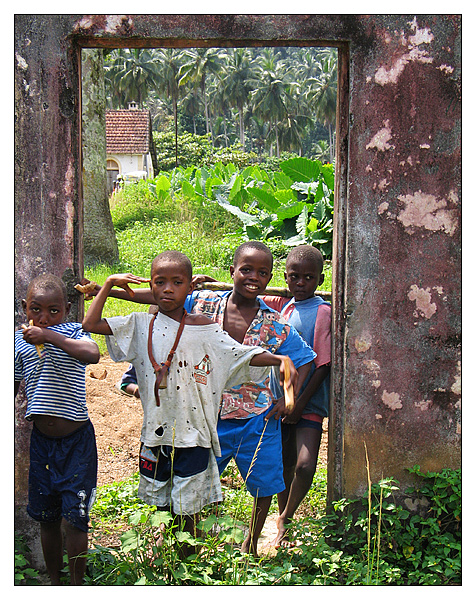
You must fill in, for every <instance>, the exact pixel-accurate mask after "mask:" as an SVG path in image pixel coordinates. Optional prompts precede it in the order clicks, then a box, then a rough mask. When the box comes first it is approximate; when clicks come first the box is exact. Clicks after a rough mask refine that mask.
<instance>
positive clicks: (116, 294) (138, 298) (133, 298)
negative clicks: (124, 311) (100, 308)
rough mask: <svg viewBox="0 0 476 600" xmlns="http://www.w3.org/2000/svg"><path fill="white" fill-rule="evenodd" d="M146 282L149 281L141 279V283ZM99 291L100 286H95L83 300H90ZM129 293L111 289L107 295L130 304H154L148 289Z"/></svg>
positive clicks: (83, 281)
mask: <svg viewBox="0 0 476 600" xmlns="http://www.w3.org/2000/svg"><path fill="white" fill-rule="evenodd" d="M146 281H149V280H148V279H142V282H141V283H145V282H146ZM88 282H89V280H88V279H82V280H81V284H83V283H88ZM101 289H102V287H101V286H100V285H97V284H96V287H95V289H94V290H92V291H90V292H88V294H87V295H86V297H85V300H90V299H91V298H90V296H97V295H98V293H99V292H100V290H101ZM129 289H130V288H129ZM130 292H131V293H129V292H128V291H126V290H125V289H122V290H118V289H111V290H110V291H109V294H108V295H109V296H110V297H111V298H118V299H119V300H129V301H130V302H136V303H137V304H155V299H154V296H153V295H152V292H151V291H150V289H134V290H132V289H130Z"/></svg>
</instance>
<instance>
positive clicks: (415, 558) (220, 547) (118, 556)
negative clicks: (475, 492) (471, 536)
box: [15, 466, 462, 585]
mask: <svg viewBox="0 0 476 600" xmlns="http://www.w3.org/2000/svg"><path fill="white" fill-rule="evenodd" d="M410 471H411V472H412V473H413V474H414V475H415V478H416V480H417V482H418V485H415V486H414V487H413V488H411V489H408V490H407V492H408V494H411V496H409V500H411V502H412V503H413V504H414V505H417V504H418V505H419V506H420V510H419V511H418V512H412V513H410V511H409V510H407V509H406V508H404V507H403V506H401V505H399V504H397V503H396V502H395V500H394V494H395V493H396V492H397V491H398V490H399V486H398V482H396V481H395V480H394V479H392V478H385V479H382V480H381V481H379V482H378V483H376V484H371V486H370V494H368V493H366V494H365V495H364V496H363V497H362V498H357V499H353V500H348V499H345V498H343V499H341V500H339V501H337V502H334V503H333V504H332V508H331V510H330V511H329V513H328V514H326V515H323V516H317V517H316V516H310V515H308V516H305V517H302V518H298V519H296V520H295V521H294V522H293V524H292V525H291V527H290V530H291V531H290V533H291V534H292V535H293V538H294V539H295V540H296V542H297V545H296V546H295V547H294V548H293V549H291V550H290V549H279V550H278V551H277V553H276V555H275V556H266V557H261V558H259V559H255V558H253V557H252V556H251V555H243V554H242V553H241V552H240V549H239V548H240V545H241V543H242V541H243V536H244V531H245V528H246V524H245V521H246V523H248V513H247V510H249V509H247V508H244V507H242V508H240V509H239V510H238V511H236V513H237V514H238V513H239V514H240V515H245V516H246V519H244V520H238V519H237V518H236V515H235V511H234V506H235V504H234V503H235V502H236V500H237V498H239V501H240V502H243V504H245V503H246V502H251V498H250V497H249V495H248V494H243V496H242V497H240V496H237V495H236V494H234V495H232V496H231V497H229V498H228V499H227V498H226V497H225V501H224V503H223V505H220V506H215V507H212V508H209V509H208V511H204V513H203V519H202V521H201V522H200V523H199V528H200V536H199V537H197V538H193V537H192V536H190V535H189V534H187V533H186V532H183V531H180V530H179V528H178V527H177V525H176V523H175V522H174V520H173V518H172V516H171V515H170V514H169V513H167V512H161V511H157V510H156V509H155V507H150V506H147V505H145V504H143V503H142V502H141V501H140V500H139V499H138V498H137V497H136V490H137V480H138V477H137V475H135V476H134V477H132V478H131V479H129V480H127V481H125V482H121V483H118V484H112V485H110V486H104V487H103V488H101V489H100V490H99V494H98V500H97V502H96V504H95V506H94V510H93V514H92V525H93V535H92V539H93V544H92V548H91V549H90V551H89V553H88V570H87V577H86V582H85V583H86V584H87V585H459V584H461V523H462V521H461V471H460V470H456V471H453V470H451V469H444V470H443V471H441V472H440V473H432V472H428V473H423V472H422V471H421V470H420V467H419V466H415V467H413V468H412V469H410ZM229 477H231V476H229ZM319 477H320V478H321V479H322V473H319V471H318V473H317V474H316V478H315V482H314V484H313V489H312V490H311V493H310V494H309V497H311V498H312V496H313V495H314V496H316V497H318V496H320V495H321V492H320V491H319V488H320V487H321V484H320V482H319ZM230 503H231V504H233V506H230ZM230 515H235V516H230ZM104 540H107V541H104ZM369 540H370V544H369ZM184 545H187V546H188V547H191V548H192V549H193V553H192V554H191V555H190V556H188V557H187V558H185V559H184V558H182V557H181V552H180V550H181V548H182V547H183V546H184ZM19 554H20V555H21V556H23V554H24V551H23V552H19ZM16 558H17V552H16ZM16 562H17V561H16ZM35 574H36V572H35V571H33V570H30V568H29V567H28V565H27V563H26V561H24V560H19V561H18V562H17V566H16V568H15V580H16V583H17V584H23V585H28V584H30V585H31V584H35V583H36V582H37V581H36V579H35Z"/></svg>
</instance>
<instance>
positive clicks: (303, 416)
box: [263, 245, 331, 547]
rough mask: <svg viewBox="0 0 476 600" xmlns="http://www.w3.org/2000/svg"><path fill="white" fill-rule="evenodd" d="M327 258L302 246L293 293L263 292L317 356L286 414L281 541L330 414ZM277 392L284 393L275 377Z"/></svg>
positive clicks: (292, 256)
mask: <svg viewBox="0 0 476 600" xmlns="http://www.w3.org/2000/svg"><path fill="white" fill-rule="evenodd" d="M322 269H323V258H322V254H321V253H320V251H319V250H318V249H317V248H314V247H313V246H307V245H302V246H297V247H295V248H293V249H292V250H291V252H290V253H289V255H288V257H287V259H286V272H285V273H284V277H285V280H286V283H287V285H288V288H289V290H290V291H291V293H292V294H293V298H291V299H288V298H278V297H276V296H264V297H263V300H264V301H265V302H266V303H267V304H268V305H269V306H272V307H273V308H275V309H276V310H279V311H280V312H281V314H282V315H283V316H284V317H285V319H286V320H287V322H288V323H290V324H292V325H294V327H295V328H296V329H297V331H298V332H299V333H300V335H301V336H302V337H303V338H304V339H305V340H306V341H307V342H308V343H309V344H310V345H311V346H312V347H313V349H314V351H315V352H316V355H317V356H316V358H315V359H314V363H313V365H312V369H311V372H310V373H309V375H308V377H307V378H306V380H305V381H304V384H303V386H302V388H301V389H300V391H299V394H297V400H296V404H295V408H294V410H293V411H292V412H291V414H288V415H286V416H285V417H284V418H283V426H282V431H283V463H284V481H285V483H286V489H285V490H284V491H283V492H281V493H279V494H278V506H279V512H280V514H279V517H278V521H277V525H278V535H277V536H276V539H275V540H274V544H275V545H276V547H278V546H283V547H285V546H290V545H292V544H291V542H290V541H289V540H288V539H287V532H286V526H287V525H288V524H289V523H290V522H291V520H292V518H293V516H294V513H295V512H296V510H297V508H298V506H299V505H300V503H301V502H302V500H303V499H304V497H305V496H306V494H307V493H308V491H309V489H310V487H311V484H312V480H313V477H314V473H315V471H316V465H317V458H318V455H319V446H320V443H321V435H322V421H323V419H324V418H325V417H327V414H328V406H329V372H330V363H331V307H330V304H329V303H328V302H325V301H324V300H323V299H322V298H321V297H320V296H315V295H314V292H315V291H316V289H317V286H319V285H322V283H323V282H324V275H323V273H322ZM272 389H273V392H274V393H275V394H277V395H281V394H282V393H283V391H282V390H280V388H279V384H278V383H277V382H276V380H273V382H272Z"/></svg>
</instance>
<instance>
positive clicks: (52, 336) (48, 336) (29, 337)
mask: <svg viewBox="0 0 476 600" xmlns="http://www.w3.org/2000/svg"><path fill="white" fill-rule="evenodd" d="M23 339H24V340H25V342H28V343H29V344H34V345H40V344H53V345H54V346H56V347H57V348H61V350H63V351H64V352H66V354H69V355H70V356H72V357H73V358H76V359H77V360H79V361H81V362H83V363H86V364H95V363H97V362H99V357H100V355H99V348H98V347H97V344H96V343H95V342H93V341H92V340H90V339H88V338H83V339H80V340H75V339H72V338H69V337H66V336H64V335H63V334H61V333H58V332H57V331H53V330H52V329H48V328H46V327H35V326H34V325H30V326H29V327H25V328H24V330H23Z"/></svg>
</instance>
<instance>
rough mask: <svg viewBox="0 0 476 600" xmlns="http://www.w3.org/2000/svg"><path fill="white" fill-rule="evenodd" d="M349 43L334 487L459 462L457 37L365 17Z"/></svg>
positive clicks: (436, 20) (435, 20) (427, 20)
mask: <svg viewBox="0 0 476 600" xmlns="http://www.w3.org/2000/svg"><path fill="white" fill-rule="evenodd" d="M372 30H373V43H372V47H371V49H369V50H370V52H368V53H363V52H362V53H355V54H354V55H352V51H351V75H350V120H351V126H350V130H349V188H348V200H347V208H348V212H347V228H348V229H347V231H348V240H347V257H346V261H347V262H346V277H347V286H346V295H347V304H346V319H345V322H346V327H345V335H346V346H345V352H346V359H345V360H346V366H345V400H344V403H345V404H344V423H345V424H344V432H343V439H344V444H343V452H344V456H345V459H344V469H343V473H342V491H343V493H344V494H353V493H355V492H357V491H363V489H364V488H365V481H364V479H363V478H364V474H365V449H364V445H363V441H365V442H366V445H367V449H368V453H369V459H370V464H371V475H372V478H373V479H374V480H375V479H376V478H378V477H380V476H382V475H384V476H385V475H390V474H391V475H394V476H395V477H397V478H398V479H399V480H400V481H401V482H402V483H405V482H408V481H409V478H408V475H407V474H406V472H405V471H404V469H405V468H407V467H411V466H412V465H414V464H420V465H421V466H422V468H423V469H425V470H426V469H429V470H438V469H441V468H442V467H444V466H445V467H457V466H459V465H460V439H461V438H460V436H461V384H460V379H461V362H460V352H461V337H460V316H461V315H460V301H461V296H460V293H461V289H460V285H461V279H460V277H461V271H460V267H461V222H460V218H461V212H460V209H461V173H460V160H461V154H460V139H461V138H460V135H461V123H460V79H459V78H460V65H461V62H460V59H461V57H460V39H459V34H460V32H459V30H458V20H457V19H456V18H454V17H444V18H442V17H436V16H429V17H421V16H415V17H405V16H401V17H399V18H398V19H393V18H391V17H387V16H386V17H375V18H374V19H373V23H372Z"/></svg>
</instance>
